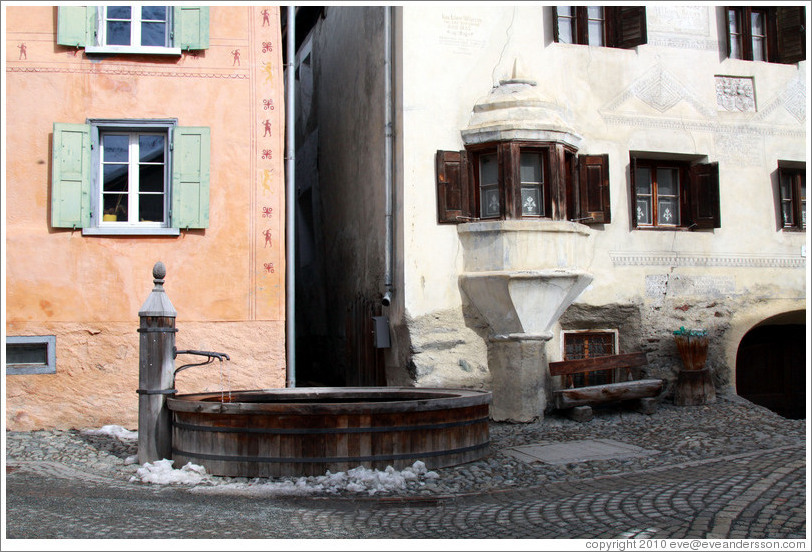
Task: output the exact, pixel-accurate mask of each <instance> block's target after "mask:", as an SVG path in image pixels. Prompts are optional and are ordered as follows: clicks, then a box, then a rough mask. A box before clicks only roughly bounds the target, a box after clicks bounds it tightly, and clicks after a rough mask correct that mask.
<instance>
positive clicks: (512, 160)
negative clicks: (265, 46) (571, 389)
mask: <svg viewBox="0 0 812 552" xmlns="http://www.w3.org/2000/svg"><path fill="white" fill-rule="evenodd" d="M310 10H311V12H309V13H302V16H303V19H304V16H305V15H307V16H308V18H307V21H309V23H308V22H307V21H306V22H305V23H303V26H304V25H306V26H307V28H306V29H304V28H300V31H301V32H302V36H304V35H305V32H306V30H308V29H309V30H310V34H308V35H307V38H305V39H303V40H301V41H300V43H298V44H297V62H296V65H297V152H296V153H297V159H296V162H297V167H298V169H297V186H298V190H299V195H298V201H299V203H298V205H299V211H298V212H297V217H298V228H299V229H301V232H300V234H299V250H298V255H299V257H298V259H299V260H298V266H297V271H298V275H299V276H298V277H297V337H298V345H299V346H298V351H299V355H298V358H299V366H298V368H297V370H298V374H299V378H300V379H301V380H302V381H306V380H307V381H313V382H321V383H328V384H358V383H361V384H390V385H392V384H399V385H416V386H441V387H442V386H462V387H476V388H490V389H493V390H494V407H495V409H494V410H492V415H493V414H494V413H495V414H496V415H495V417H496V418H497V419H530V418H533V417H536V416H541V415H543V413H544V411H545V410H549V408H550V407H551V401H550V392H551V390H552V389H554V388H556V387H557V386H559V385H560V382H558V381H556V379H557V378H556V379H554V378H550V377H549V375H548V372H547V364H548V362H551V361H556V360H561V359H563V358H577V357H578V356H579V355H587V356H589V355H590V354H591V355H592V356H594V355H596V354H603V353H607V352H633V351H643V352H645V353H647V358H648V362H649V364H648V366H647V367H646V368H645V369H644V373H645V374H647V375H649V376H652V377H661V378H664V379H666V380H667V382H669V385H667V386H666V391H665V395H664V398H665V399H666V400H667V399H668V397H669V394H670V393H672V391H673V385H672V384H673V381H674V379H675V377H676V373H677V371H678V370H679V367H680V365H681V361H680V358H679V356H678V354H677V351H676V347H675V344H674V339H673V332H674V331H675V330H678V329H679V328H680V327H685V328H692V329H693V328H701V329H706V330H707V331H708V334H709V336H710V351H709V355H708V360H707V366H708V367H709V368H710V369H711V372H712V374H713V380H714V382H715V384H716V386H717V389H719V390H722V389H725V388H732V389H733V390H736V391H738V392H739V393H740V394H742V395H744V396H747V397H750V398H752V399H753V400H756V401H760V402H762V403H763V404H769V405H770V406H771V407H775V408H780V407H781V405H784V406H785V407H786V406H787V405H790V404H794V407H788V408H786V409H785V410H784V412H785V413H787V414H788V415H803V412H802V411H803V409H804V404H805V402H804V396H805V395H804V389H805V383H804V381H805V380H804V378H805V377H808V376H807V375H806V373H805V353H806V346H805V340H806V334H807V330H806V324H807V322H808V321H807V313H806V282H807V281H808V269H807V259H806V255H807V247H808V240H807V232H806V231H805V211H806V203H805V182H806V174H807V164H808V159H807V157H808V152H809V145H810V144H809V141H808V138H809V137H808V128H809V122H808V119H807V116H808V115H807V106H808V105H809V102H808V92H807V82H808V80H809V75H808V65H807V63H808V62H807V61H806V59H805V51H806V47H807V43H808V38H809V37H808V33H805V32H804V31H803V28H804V27H806V28H808V18H809V13H808V10H805V9H804V8H803V7H802V6H800V5H798V4H796V5H795V6H792V7H778V8H776V7H771V8H767V9H764V10H758V9H755V8H752V9H751V8H746V7H735V8H732V9H728V8H726V7H723V6H717V5H711V4H693V5H684V6H683V5H679V4H673V3H653V4H649V5H646V6H644V7H642V6H641V7H628V6H624V7H607V8H601V7H600V6H590V7H589V9H587V8H586V7H584V8H583V9H580V8H579V9H577V10H576V9H575V8H572V9H564V8H561V9H556V8H555V7H553V6H547V5H536V4H519V5H516V6H511V5H505V4H501V3H500V4H498V5H496V4H494V5H489V4H485V5H479V4H472V5H462V4H453V3H452V4H447V5H431V4H428V3H414V4H409V3H407V4H406V5H404V6H402V7H394V8H389V9H387V8H382V7H361V8H350V7H332V6H331V7H327V8H324V9H323V10H316V8H310ZM312 10H316V11H315V12H314V11H312ZM387 10H391V11H390V12H389V13H387ZM297 21H298V20H297ZM748 21H749V22H752V23H750V24H745V23H743V22H748ZM589 29H593V30H594V29H597V31H596V32H592V31H589ZM388 40H391V42H390V43H389V46H390V47H387V41H388ZM388 54H391V57H387V55H388ZM760 59H764V61H761V60H760ZM389 68H391V81H390V84H391V86H388V85H387V69H389ZM390 89H391V96H390V99H391V104H392V109H391V111H390V112H387V109H386V106H387V91H388V90H390ZM387 117H391V120H390V119H388V118H387ZM389 129H391V131H392V132H391V136H392V138H391V143H390V144H389V145H391V155H390V154H389V150H388V148H387V140H388V136H389V134H390V133H389V132H388V130H389ZM460 152H462V154H461V153H460ZM390 159H391V162H390ZM388 176H390V177H391V178H388ZM390 204H391V210H389V209H388V205H390ZM390 213H391V216H390ZM390 223H391V226H389V224H390ZM390 237H391V240H390V239H389V238H390ZM390 243H391V247H390ZM390 260H391V264H390ZM372 317H384V318H383V319H379V318H376V319H375V320H374V322H378V323H380V320H383V321H384V322H387V321H388V323H389V325H390V329H391V331H390V333H389V336H386V337H390V338H391V339H390V340H389V343H387V342H386V340H385V339H381V331H380V327H376V326H375V325H374V324H373V323H371V322H370V320H372ZM376 328H377V329H378V330H379V331H378V332H377V333H374V330H375V329H376ZM505 339H507V340H508V341H510V340H513V341H512V342H513V345H512V346H510V347H508V349H510V350H507V349H505V350H502V349H500V347H504V346H500V345H498V343H500V340H501V341H504V340H505ZM511 347H512V349H511ZM567 348H569V350H567ZM793 401H794V402H793ZM500 405H501V406H500ZM517 405H519V406H517ZM799 409H800V410H799ZM790 410H792V412H789V411H790ZM799 412H800V414H799Z"/></svg>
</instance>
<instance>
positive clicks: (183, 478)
mask: <svg viewBox="0 0 812 552" xmlns="http://www.w3.org/2000/svg"><path fill="white" fill-rule="evenodd" d="M174 463H175V461H174V460H167V459H165V458H164V459H163V460H156V461H155V462H152V463H150V462H146V463H145V464H144V465H143V466H141V467H140V468H138V470H137V471H136V472H135V475H134V476H132V477H131V478H130V481H131V482H135V481H141V482H142V483H154V484H156V485H176V484H180V485H199V484H200V483H204V482H206V481H208V480H210V479H211V477H210V476H209V475H207V474H206V468H204V467H203V466H198V465H197V464H192V463H191V462H188V463H187V464H186V465H185V466H183V467H182V468H180V469H179V470H176V469H173V468H172V464H174Z"/></svg>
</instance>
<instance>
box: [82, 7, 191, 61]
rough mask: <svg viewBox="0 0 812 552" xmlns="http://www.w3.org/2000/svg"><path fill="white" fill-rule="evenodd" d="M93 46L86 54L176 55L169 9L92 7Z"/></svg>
mask: <svg viewBox="0 0 812 552" xmlns="http://www.w3.org/2000/svg"><path fill="white" fill-rule="evenodd" d="M96 10H97V11H96V25H95V27H96V36H95V44H93V43H91V44H89V45H88V46H87V47H86V48H85V51H86V52H88V53H94V52H95V53H116V52H119V53H143V54H173V55H179V54H180V51H181V49H180V47H176V46H175V44H174V42H175V41H174V33H173V21H172V18H173V9H172V7H171V6H153V5H138V4H134V5H128V6H127V5H117V6H98V7H97V8H96Z"/></svg>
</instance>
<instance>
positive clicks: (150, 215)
mask: <svg viewBox="0 0 812 552" xmlns="http://www.w3.org/2000/svg"><path fill="white" fill-rule="evenodd" d="M138 214H139V219H140V220H141V222H163V221H164V196H163V194H139V195H138Z"/></svg>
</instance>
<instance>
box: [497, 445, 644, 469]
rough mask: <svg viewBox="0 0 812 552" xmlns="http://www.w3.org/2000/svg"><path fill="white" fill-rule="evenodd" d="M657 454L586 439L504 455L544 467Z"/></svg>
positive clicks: (510, 450)
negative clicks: (546, 465)
mask: <svg viewBox="0 0 812 552" xmlns="http://www.w3.org/2000/svg"><path fill="white" fill-rule="evenodd" d="M659 452H660V451H658V450H648V449H644V448H640V447H637V446H635V445H629V444H627V443H621V442H620V441H613V440H612V439H587V440H583V441H565V442H563V443H551V444H544V445H543V444H538V445H522V446H519V447H509V448H507V449H505V453H506V454H509V455H511V456H513V457H514V458H516V459H518V460H521V461H523V462H527V463H532V462H544V463H546V464H569V463H572V462H586V461H587V460H618V459H622V458H635V457H640V456H649V455H652V454H659Z"/></svg>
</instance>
